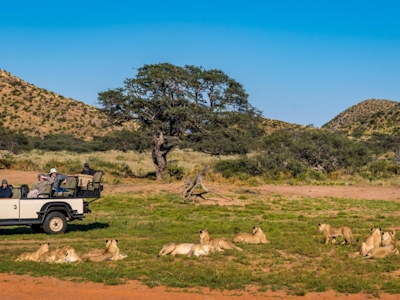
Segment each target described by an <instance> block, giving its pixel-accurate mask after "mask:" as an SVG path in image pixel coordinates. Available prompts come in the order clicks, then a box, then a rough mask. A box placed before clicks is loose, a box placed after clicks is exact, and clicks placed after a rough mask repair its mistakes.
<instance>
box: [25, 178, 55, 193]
mask: <svg viewBox="0 0 400 300" xmlns="http://www.w3.org/2000/svg"><path fill="white" fill-rule="evenodd" d="M53 182H54V179H53V178H48V177H47V176H46V175H45V174H39V175H38V181H36V182H35V184H34V185H33V190H32V191H31V192H33V191H36V195H37V196H39V197H40V195H41V194H44V192H45V191H46V187H47V186H48V185H51V184H53ZM29 193H30V192H29ZM32 194H33V195H35V193H32ZM28 198H34V197H29V194H28Z"/></svg>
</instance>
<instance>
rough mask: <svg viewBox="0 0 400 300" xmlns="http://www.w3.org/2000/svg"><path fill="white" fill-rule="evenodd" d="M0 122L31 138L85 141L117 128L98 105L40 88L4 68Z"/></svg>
mask: <svg viewBox="0 0 400 300" xmlns="http://www.w3.org/2000/svg"><path fill="white" fill-rule="evenodd" d="M0 122H1V125H2V126H3V127H5V128H9V129H14V130H19V129H21V130H22V132H23V133H24V134H26V135H28V136H39V137H42V138H43V137H44V136H46V135H48V134H60V133H64V134H68V135H72V136H74V137H77V138H81V139H84V140H91V139H92V138H93V136H94V135H96V136H103V135H105V134H107V133H109V132H111V131H112V130H114V129H115V128H113V127H111V126H110V124H109V122H108V121H107V118H106V116H105V115H104V114H102V113H101V112H100V110H99V109H98V108H96V107H94V106H90V105H87V104H84V103H82V102H79V101H76V100H74V99H71V98H65V97H64V96H61V95H58V94H56V93H54V92H50V91H48V90H46V89H43V88H38V87H36V86H34V85H33V84H30V83H28V82H26V81H24V80H22V79H20V78H18V77H16V76H13V75H12V74H10V73H9V72H7V71H5V70H2V69H0Z"/></svg>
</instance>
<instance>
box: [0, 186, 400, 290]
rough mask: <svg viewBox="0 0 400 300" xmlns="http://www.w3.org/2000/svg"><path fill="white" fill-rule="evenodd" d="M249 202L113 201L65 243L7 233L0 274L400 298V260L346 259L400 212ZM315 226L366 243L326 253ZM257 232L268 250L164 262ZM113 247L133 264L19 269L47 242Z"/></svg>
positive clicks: (347, 204) (334, 201)
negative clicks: (171, 252)
mask: <svg viewBox="0 0 400 300" xmlns="http://www.w3.org/2000/svg"><path fill="white" fill-rule="evenodd" d="M246 197H247V200H246V203H247V204H246V205H245V206H219V205H196V204H193V203H184V202H183V201H182V198H180V197H179V196H177V195H173V194H165V193H163V194H157V195H146V194H143V193H136V194H132V193H119V194H113V195H109V194H108V195H107V194H106V195H105V196H104V198H102V199H100V200H98V201H96V202H94V203H92V204H91V209H92V211H93V213H92V214H88V215H87V216H86V218H85V219H84V220H83V221H75V222H72V223H71V224H69V231H68V232H67V233H66V234H63V235H55V236H50V235H45V234H32V233H31V230H30V229H29V228H28V227H1V228H0V234H1V235H0V240H1V244H2V247H0V255H1V256H2V260H1V261H0V272H2V273H14V274H30V275H33V276H54V277H58V278H61V279H69V280H71V279H72V280H74V281H92V282H102V283H105V284H108V285H115V284H123V283H124V282H126V281H127V280H131V279H134V280H140V281H141V282H143V283H145V284H147V285H149V286H158V285H165V286H168V287H179V288H193V287H209V288H211V289H230V290H234V289H238V290H243V289H245V288H246V286H248V285H253V286H254V285H256V286H258V287H259V289H260V291H262V290H266V289H270V290H283V291H286V292H288V293H290V294H294V295H304V294H306V293H308V292H313V291H315V292H323V291H326V290H329V289H333V290H335V291H337V292H340V293H349V294H351V293H359V292H365V293H368V294H371V295H379V293H380V292H388V293H392V294H397V293H399V294H400V284H398V283H397V277H396V275H394V271H396V270H398V269H399V268H400V259H399V257H398V256H394V257H390V258H387V259H382V260H366V259H362V258H355V259H354V258H353V259H352V258H349V257H348V256H347V254H348V253H349V252H355V251H357V249H358V247H359V245H360V243H361V241H362V240H364V239H365V238H366V237H367V236H368V234H369V228H371V227H381V228H382V229H383V230H387V229H388V228H389V227H393V226H395V225H396V224H397V223H396V222H397V220H398V215H399V214H398V212H399V211H400V204H399V203H396V202H389V201H374V200H351V199H338V198H329V197H325V198H318V199H316V198H307V197H304V198H303V199H299V200H293V199H290V200H289V199H286V198H284V197H282V196H280V195H275V196H270V197H268V198H262V197H261V196H259V195H246ZM242 200H245V199H242ZM318 223H328V224H330V225H332V226H340V225H348V226H350V227H351V228H352V230H353V235H354V236H355V238H356V239H357V238H358V239H359V242H358V243H356V244H354V245H346V246H340V245H331V244H329V245H326V246H325V245H324V244H323V243H322V241H323V236H322V234H320V233H318V232H317V225H318ZM254 225H260V226H261V228H262V229H263V231H264V232H265V233H266V235H267V238H268V239H269V240H270V241H271V243H270V244H265V245H240V247H242V248H243V249H244V251H243V252H238V251H236V250H228V251H225V252H224V253H216V254H214V255H212V256H210V257H201V258H188V257H186V256H180V257H170V256H166V257H157V254H158V252H159V250H160V249H161V247H162V246H163V245H164V244H165V243H168V242H187V243H198V242H199V237H198V231H199V230H202V229H205V228H207V229H208V230H209V232H210V234H211V236H212V237H225V238H228V239H230V238H232V236H233V234H234V233H238V232H250V231H251V229H252V227H253V226H254ZM111 238H117V239H118V240H119V247H120V249H121V252H122V253H126V254H127V255H128V258H126V259H125V260H122V261H117V262H101V263H82V264H79V265H50V264H45V263H32V262H14V260H15V258H16V257H17V256H18V255H19V254H20V253H22V252H26V251H35V250H36V249H37V248H38V244H39V243H42V242H50V244H51V248H55V247H57V246H65V245H71V246H73V247H75V249H76V250H77V252H78V253H80V254H83V253H85V252H87V251H89V250H91V249H93V248H103V247H104V245H105V243H104V241H105V240H107V239H111ZM338 240H339V241H341V240H340V239H338Z"/></svg>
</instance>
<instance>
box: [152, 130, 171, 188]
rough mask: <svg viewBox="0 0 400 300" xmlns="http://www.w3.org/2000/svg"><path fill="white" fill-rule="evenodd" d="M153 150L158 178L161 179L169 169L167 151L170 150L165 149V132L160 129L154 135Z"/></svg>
mask: <svg viewBox="0 0 400 300" xmlns="http://www.w3.org/2000/svg"><path fill="white" fill-rule="evenodd" d="M153 142H154V146H153V151H152V153H151V157H152V158H153V163H154V166H155V168H156V180H161V179H162V175H163V174H165V173H166V171H167V153H168V151H167V150H165V149H164V143H165V139H164V134H163V133H162V132H161V131H160V132H159V134H158V136H157V134H154V135H153Z"/></svg>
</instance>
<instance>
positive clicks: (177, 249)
mask: <svg viewBox="0 0 400 300" xmlns="http://www.w3.org/2000/svg"><path fill="white" fill-rule="evenodd" d="M193 246H194V244H189V243H168V244H165V245H164V246H163V247H162V248H161V250H160V252H159V253H158V256H164V255H168V254H171V255H173V256H175V255H178V254H185V255H187V254H189V252H190V249H191V248H192V247H193Z"/></svg>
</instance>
